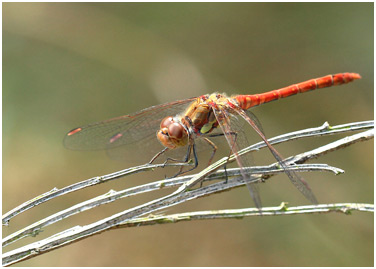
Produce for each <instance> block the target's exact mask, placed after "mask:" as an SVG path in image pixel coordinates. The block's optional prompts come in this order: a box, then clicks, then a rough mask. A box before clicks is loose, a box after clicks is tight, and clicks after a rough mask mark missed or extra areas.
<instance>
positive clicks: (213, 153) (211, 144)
mask: <svg viewBox="0 0 376 269" xmlns="http://www.w3.org/2000/svg"><path fill="white" fill-rule="evenodd" d="M204 140H205V141H206V142H208V144H209V145H210V146H211V147H212V148H213V151H212V154H211V156H210V159H209V162H208V166H209V165H210V164H211V162H212V161H213V158H214V155H215V153H216V151H217V149H218V147H217V146H216V145H215V144H214V143H213V141H210V140H209V139H208V138H206V137H204Z"/></svg>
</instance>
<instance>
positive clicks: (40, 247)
mask: <svg viewBox="0 0 376 269" xmlns="http://www.w3.org/2000/svg"><path fill="white" fill-rule="evenodd" d="M372 137H373V130H371V131H366V132H363V133H362V134H356V135H354V136H351V137H349V138H347V139H340V140H338V141H340V142H338V141H336V142H334V143H330V144H328V145H326V146H324V147H321V148H320V149H321V150H319V151H317V152H321V153H319V154H318V155H317V154H316V155H315V154H310V155H309V156H308V157H307V155H304V154H301V156H302V157H301V158H302V159H301V162H304V161H306V160H308V159H310V158H314V157H317V156H320V155H322V154H324V153H325V152H330V151H333V150H335V149H339V148H342V147H344V146H345V145H349V144H351V143H354V142H357V141H363V140H365V139H370V138H372ZM248 150H252V149H248ZM224 159H225V160H224V161H225V162H227V161H228V160H227V158H224ZM290 159H291V160H292V158H290ZM221 161H223V159H222V160H220V161H219V162H217V163H215V164H213V165H212V166H210V167H208V168H207V169H205V170H204V171H202V172H200V173H198V174H196V175H194V176H193V177H180V178H176V179H170V180H162V181H159V182H155V183H151V184H146V185H149V186H146V185H143V187H144V189H142V188H141V189H138V190H137V191H135V189H134V188H132V189H133V190H131V189H128V190H124V191H123V192H124V193H125V192H126V191H128V194H127V195H130V194H131V193H133V194H136V193H141V192H145V191H150V190H152V189H153V188H154V189H156V188H162V187H165V186H171V185H174V184H182V183H184V182H186V183H185V184H183V185H182V186H181V187H180V188H179V189H178V190H177V191H175V192H174V193H172V194H169V195H167V196H165V197H162V198H159V199H156V200H154V201H151V202H148V203H145V204H143V205H140V206H137V207H134V208H131V209H128V210H125V211H123V212H120V213H118V214H115V215H113V216H111V217H109V218H106V219H104V220H100V221H97V222H95V223H92V224H90V225H86V226H82V227H81V226H77V227H74V228H73V229H69V230H68V231H65V232H62V233H59V234H57V235H54V236H53V237H50V238H47V239H45V240H41V241H39V242H36V243H33V244H30V245H28V246H25V247H22V248H19V249H16V250H13V251H10V252H8V253H5V254H4V256H3V263H4V265H5V264H11V263H15V262H18V261H21V260H24V259H27V258H30V257H32V256H35V255H39V254H42V253H45V252H47V251H50V250H52V249H55V248H58V247H61V246H63V245H66V244H70V243H73V242H76V241H78V240H81V239H84V238H86V237H88V236H91V235H94V234H97V233H100V232H102V231H105V230H108V229H112V228H114V227H118V226H119V225H122V224H124V223H127V222H129V221H130V220H131V219H135V218H136V217H139V216H141V215H145V214H148V213H151V212H153V211H155V210H161V209H163V208H166V207H170V206H172V205H175V204H178V203H182V202H185V201H188V200H191V199H195V198H198V197H202V196H206V195H209V194H212V193H217V192H221V191H224V190H228V189H230V188H234V187H239V186H242V185H244V184H245V182H244V181H243V179H242V177H240V176H238V177H237V175H239V171H238V170H236V169H231V170H230V169H229V170H227V173H228V174H229V175H230V176H231V178H230V179H229V181H228V182H227V183H225V182H223V181H222V182H219V183H214V184H211V185H209V186H206V187H203V188H198V189H194V190H190V191H187V186H188V187H191V186H193V185H188V183H189V182H191V183H192V182H194V183H197V182H198V180H200V178H201V177H202V176H204V175H207V174H210V173H212V172H213V171H214V170H216V169H218V168H219V167H220V166H221V165H223V163H221ZM294 162H297V163H298V162H299V159H296V158H295V159H294ZM273 167H274V168H273ZM277 168H278V165H277V164H273V165H271V166H269V167H268V169H269V173H271V174H274V173H278V172H281V169H277ZM262 169H265V167H264V168H260V167H258V168H256V167H252V168H249V172H250V173H252V174H254V173H256V174H254V176H253V177H252V179H251V180H252V181H255V180H260V177H261V176H265V175H266V174H267V173H264V172H267V171H263V170H262ZM273 169H274V170H273ZM289 169H297V171H303V170H304V169H311V170H313V169H323V166H321V167H320V165H316V168H313V167H309V165H306V166H305V167H304V166H301V165H300V166H291V168H290V167H289ZM330 170H332V171H335V172H336V173H341V172H343V171H342V170H340V169H336V168H330ZM221 173H222V176H223V173H224V172H223V171H218V173H217V174H213V175H210V177H209V179H210V180H213V179H215V178H216V177H218V176H220V174H221ZM257 173H260V174H259V175H258V176H256V175H257ZM268 175H269V174H268ZM230 176H229V177H230ZM174 180H178V181H179V180H180V181H179V183H177V181H176V182H174ZM187 180H188V181H187ZM153 184H154V185H153ZM139 187H142V186H139ZM148 188H149V189H148ZM124 193H123V194H122V195H124V197H125V196H127V195H125V194H124ZM106 195H107V196H112V195H116V193H115V192H111V191H110V192H109V193H107V194H106ZM120 196H121V195H120ZM120 196H119V197H120ZM119 197H117V198H116V197H115V198H114V196H113V197H112V198H110V200H115V199H118V198H119ZM102 198H105V197H102ZM92 200H93V199H92ZM92 200H91V201H92ZM252 210H257V211H258V212H259V209H252ZM252 210H251V211H252ZM25 229H26V228H25ZM37 230H38V229H37Z"/></svg>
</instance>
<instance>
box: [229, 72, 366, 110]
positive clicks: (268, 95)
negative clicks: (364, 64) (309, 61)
mask: <svg viewBox="0 0 376 269" xmlns="http://www.w3.org/2000/svg"><path fill="white" fill-rule="evenodd" d="M360 78H361V76H360V75H359V74H357V73H340V74H335V75H327V76H325V77H321V78H315V79H310V80H307V81H305V82H301V83H298V84H294V85H291V86H288V87H285V88H282V89H278V90H273V91H270V92H265V93H260V94H253V95H238V96H235V97H233V98H234V99H236V101H237V102H238V104H239V106H240V107H241V108H242V109H249V108H251V107H253V106H258V105H261V104H263V103H267V102H270V101H273V100H278V99H280V98H284V97H288V96H290V95H294V94H297V93H301V92H307V91H312V90H316V89H320V88H326V87H331V86H335V85H341V84H345V83H349V82H351V81H353V80H355V79H360Z"/></svg>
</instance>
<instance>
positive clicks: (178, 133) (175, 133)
mask: <svg viewBox="0 0 376 269" xmlns="http://www.w3.org/2000/svg"><path fill="white" fill-rule="evenodd" d="M184 131H185V130H184V128H183V126H181V124H179V123H176V122H174V123H172V124H170V126H168V134H169V135H170V137H174V138H177V139H180V138H182V137H183V134H184Z"/></svg>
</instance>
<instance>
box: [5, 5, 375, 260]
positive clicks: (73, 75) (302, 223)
mask: <svg viewBox="0 0 376 269" xmlns="http://www.w3.org/2000/svg"><path fill="white" fill-rule="evenodd" d="M373 33H374V31H373V3H316V4H311V3H278V4H277V3H265V4H264V3H234V4H229V3H180V4H176V3H142V4H135V3H109V4H104V3H94V4H91V3H89V4H88V3H4V4H3V185H2V187H3V212H7V211H8V210H10V209H12V208H14V207H15V206H18V205H19V204H21V203H23V202H25V201H27V200H29V199H31V198H33V197H35V196H37V195H39V194H41V193H44V192H46V191H49V190H51V189H52V188H53V187H57V188H61V187H64V186H66V185H69V184H72V183H75V182H77V181H81V180H84V179H87V178H90V177H93V176H97V175H103V174H106V173H110V172H113V171H116V170H120V169H123V168H125V167H129V166H130V165H135V164H139V163H137V162H135V163H124V162H123V163H121V162H117V161H112V160H110V159H109V158H107V156H106V154H105V152H102V151H100V152H76V151H69V150H66V149H65V148H64V147H63V145H62V140H63V137H64V135H65V134H66V132H67V131H69V130H70V129H72V128H74V127H77V126H80V125H85V124H88V123H91V122H95V121H100V120H104V119H107V118H111V117H115V116H120V115H124V114H128V113H131V112H135V111H137V110H140V109H143V108H146V107H149V106H152V105H156V104H159V103H163V102H168V101H173V100H177V99H184V98H187V97H192V96H197V95H200V94H205V93H210V92H214V91H219V92H227V93H228V94H236V93H244V94H246V93H249V94H252V93H260V92H263V91H268V90H272V89H276V88H281V87H284V86H287V85H290V84H293V83H297V82H301V81H304V80H307V79H310V78H315V77H319V76H323V75H327V74H332V73H339V72H357V73H360V74H361V75H362V77H363V79H361V80H359V81H356V82H354V83H351V84H348V85H344V86H340V87H333V88H330V89H323V90H319V91H315V92H312V93H307V94H302V95H298V96H294V97H291V98H287V99H284V100H280V101H278V102H273V103H270V104H267V105H265V106H260V107H257V108H255V109H253V112H254V113H255V114H256V115H257V116H258V117H259V119H260V121H261V122H262V123H263V127H264V130H265V132H266V134H267V136H268V137H271V136H274V135H278V134H282V133H286V132H290V131H295V130H299V129H304V128H309V127H315V126H320V125H321V124H323V123H324V122H325V121H328V122H329V123H330V124H332V125H337V124H343V123H348V122H353V121H363V120H371V119H373V94H374V91H373V85H374V84H373V83H374V82H373V74H374V70H373V66H374V65H373V59H374V55H373V47H374V44H373V40H374V36H373ZM344 136H345V135H342V136H331V137H322V138H313V139H306V140H301V141H294V142H290V143H288V144H286V145H280V146H278V147H277V149H278V150H279V151H280V152H281V153H282V154H283V155H284V156H289V155H291V154H294V153H299V152H303V151H306V150H310V149H312V148H314V147H315V146H319V145H323V144H324V143H328V142H331V141H334V140H335V139H338V138H341V137H344ZM252 142H258V139H257V138H256V140H252ZM140 150H141V151H142V149H140ZM223 152H226V153H223ZM223 152H222V154H227V152H228V149H227V150H226V151H223ZM220 154H221V153H220ZM220 154H219V156H222V155H220ZM254 158H255V159H256V160H257V163H258V164H267V163H269V162H271V161H273V159H272V158H271V156H270V153H268V152H266V151H265V152H264V151H262V152H260V153H257V154H254ZM316 161H317V162H319V163H328V164H330V165H333V166H336V167H340V168H342V169H344V170H346V173H345V174H344V175H341V176H334V175H332V174H328V173H309V174H304V175H303V176H304V177H305V178H306V179H307V181H308V182H309V184H310V185H311V187H312V189H313V190H314V192H315V194H316V196H317V198H318V199H319V201H320V202H321V203H334V202H359V203H362V202H364V203H373V189H374V188H373V142H372V141H368V142H364V143H358V144H355V145H352V146H351V147H349V148H346V149H342V150H340V151H337V152H333V153H331V154H329V155H327V156H324V157H322V158H320V159H318V160H316ZM164 174H165V171H163V170H162V171H161V170H158V171H155V172H150V173H145V174H138V175H134V176H132V177H127V178H125V179H120V180H116V181H115V182H111V183H108V184H102V185H99V186H96V187H93V188H90V189H87V190H83V191H80V192H78V193H74V194H70V195H67V196H64V197H62V198H58V199H56V200H54V201H50V202H48V203H45V204H43V205H40V206H38V207H37V208H34V209H32V210H29V211H28V212H25V213H23V214H21V215H19V216H17V217H15V218H14V219H13V220H12V221H11V223H10V224H11V225H10V227H5V228H3V236H4V235H8V234H10V233H12V232H14V231H16V230H18V229H20V228H23V227H25V226H27V225H29V224H31V223H33V222H35V221H37V220H39V219H40V218H43V217H46V216H48V215H49V214H52V213H54V212H56V211H58V210H62V209H65V208H66V207H69V206H71V205H73V204H75V203H78V202H81V201H84V200H86V199H90V198H92V197H94V196H96V195H99V194H102V193H105V192H107V191H108V190H110V189H115V190H121V189H124V188H127V187H131V186H135V185H138V184H142V183H147V182H150V181H152V180H156V179H159V178H161V177H163V176H164ZM260 189H261V195H262V199H263V204H264V206H277V205H279V204H280V203H281V202H282V201H286V202H289V204H290V205H294V206H295V205H302V204H308V203H309V202H308V201H307V200H305V199H304V197H303V196H302V195H301V194H300V193H299V192H298V191H297V190H296V189H295V188H294V187H293V186H292V185H291V184H290V183H289V182H288V179H287V177H286V176H284V175H280V176H277V177H275V178H273V179H272V180H270V181H268V182H267V183H265V184H262V185H261V186H260ZM170 191H171V190H168V191H165V192H163V193H156V194H154V193H153V194H145V195H143V196H142V197H140V198H131V199H123V200H121V201H117V202H115V203H113V204H111V205H105V206H101V207H99V208H96V209H94V210H90V211H87V212H84V213H82V214H79V215H77V216H74V217H71V218H69V219H66V220H64V221H62V222H60V223H58V224H55V225H53V226H50V227H46V228H45V229H44V232H43V233H41V234H40V235H38V236H37V237H36V238H27V239H24V240H21V241H20V242H17V243H15V244H14V245H12V246H10V247H7V248H5V249H4V250H3V251H4V252H6V251H9V250H11V249H13V248H15V247H19V246H21V245H23V244H25V243H31V242H34V241H35V240H39V239H42V238H45V237H47V236H50V235H52V234H54V233H56V232H58V231H62V230H64V229H67V228H69V227H72V226H75V225H85V224H89V223H91V222H94V221H96V220H99V219H101V218H104V217H108V216H111V215H112V214H115V213H117V212H120V211H122V210H125V209H126V208H129V207H131V206H134V205H137V204H139V203H141V202H145V201H147V200H149V199H152V198H156V197H160V196H161V195H163V194H166V193H168V192H170ZM250 206H253V203H252V200H251V198H250V196H249V194H248V191H247V190H246V188H240V189H237V190H233V191H230V192H226V193H222V194H219V195H213V196H210V197H206V198H202V199H198V200H195V201H192V202H189V203H187V204H185V205H181V206H179V207H177V208H176V209H174V210H175V211H173V210H169V211H167V212H164V213H165V214H168V213H173V212H186V211H195V210H206V209H224V208H242V207H250ZM373 224H374V220H373V214H370V213H360V212H354V213H353V214H352V215H350V216H346V215H344V214H335V213H332V214H322V215H304V216H303V215H300V216H288V217H254V218H248V219H243V220H223V221H196V222H186V223H179V224H169V225H156V226H150V227H140V228H131V229H120V230H115V231H110V232H105V233H102V234H100V235H97V236H94V237H91V238H88V239H86V240H83V241H80V242H78V243H76V244H72V245H69V246H66V247H63V248H60V249H58V250H56V251H52V252H49V253H47V254H44V255H41V256H40V257H37V258H34V259H31V260H28V261H25V262H23V263H20V264H19V265H22V266H372V265H373V253H374V249H373V248H374V244H373V238H374V236H373V233H374V230H373Z"/></svg>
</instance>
